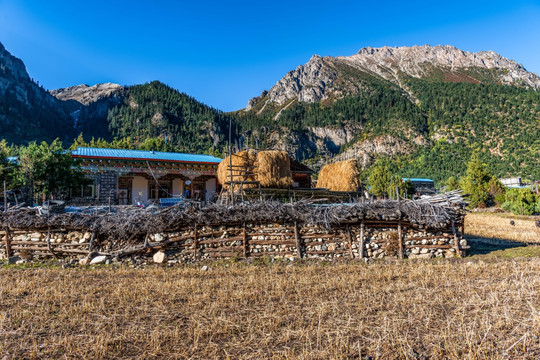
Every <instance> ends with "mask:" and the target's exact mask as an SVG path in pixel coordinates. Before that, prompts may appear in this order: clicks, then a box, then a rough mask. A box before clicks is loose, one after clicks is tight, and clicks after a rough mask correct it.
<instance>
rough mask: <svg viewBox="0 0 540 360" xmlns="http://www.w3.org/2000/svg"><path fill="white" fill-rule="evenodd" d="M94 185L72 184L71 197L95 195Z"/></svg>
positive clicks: (90, 196) (91, 196)
mask: <svg viewBox="0 0 540 360" xmlns="http://www.w3.org/2000/svg"><path fill="white" fill-rule="evenodd" d="M95 188H96V187H95V185H94V184H90V185H80V186H74V187H73V188H71V197H74V198H81V197H84V198H93V197H95V194H96V193H95Z"/></svg>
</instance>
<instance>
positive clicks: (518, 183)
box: [499, 177, 523, 187]
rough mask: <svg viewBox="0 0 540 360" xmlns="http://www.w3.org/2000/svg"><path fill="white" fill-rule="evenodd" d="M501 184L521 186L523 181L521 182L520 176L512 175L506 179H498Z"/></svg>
mask: <svg viewBox="0 0 540 360" xmlns="http://www.w3.org/2000/svg"><path fill="white" fill-rule="evenodd" d="M499 181H500V182H501V184H503V185H504V186H506V187H522V186H523V183H522V182H521V178H520V177H513V178H508V179H499Z"/></svg>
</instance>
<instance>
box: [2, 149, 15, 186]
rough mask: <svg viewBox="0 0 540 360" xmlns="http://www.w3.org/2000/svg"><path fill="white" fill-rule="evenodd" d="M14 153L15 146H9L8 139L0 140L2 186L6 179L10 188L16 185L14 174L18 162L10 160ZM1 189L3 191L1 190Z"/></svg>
mask: <svg viewBox="0 0 540 360" xmlns="http://www.w3.org/2000/svg"><path fill="white" fill-rule="evenodd" d="M11 155H13V147H11V146H9V145H8V144H7V142H6V140H1V141H0V186H3V183H4V181H5V182H6V185H7V187H8V188H11V187H12V186H13V185H14V178H15V176H14V174H15V171H16V168H17V164H15V163H13V162H10V161H9V160H8V157H9V156H11ZM0 191H3V189H2V190H0Z"/></svg>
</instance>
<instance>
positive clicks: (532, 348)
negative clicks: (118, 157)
mask: <svg viewBox="0 0 540 360" xmlns="http://www.w3.org/2000/svg"><path fill="white" fill-rule="evenodd" d="M498 218H499V219H503V220H501V221H503V222H504V221H506V219H505V218H502V217H498ZM482 219H485V220H486V221H492V218H491V217H486V216H484V215H483V214H481V215H480V214H479V215H477V214H473V216H471V217H470V218H469V215H468V219H467V223H468V224H467V225H468V226H469V227H468V229H472V226H470V225H472V224H473V223H474V224H478V225H481V223H482ZM501 226H502V223H501ZM493 227H494V226H491V227H489V228H493ZM475 229H478V227H477V228H475ZM501 229H502V228H501ZM475 231H478V230H475ZM493 231H495V230H493ZM498 231H501V230H498ZM475 234H476V235H474V236H476V237H478V238H480V237H481V236H482V234H481V233H478V232H476V233H475ZM486 235H489V236H486V237H483V238H482V239H484V241H488V240H489V239H490V238H491V236H493V235H494V234H493V233H492V232H489V234H486ZM508 236H512V235H505V236H504V237H503V240H504V239H507V237H508ZM528 248H531V249H532V248H536V249H537V248H538V247H537V246H527V247H513V248H506V249H503V250H497V251H502V252H503V253H504V252H506V251H513V252H514V253H513V254H510V253H508V254H507V255H508V256H492V255H490V254H482V255H474V256H472V257H468V258H463V259H436V260H430V261H413V260H407V261H391V260H387V261H378V262H374V263H368V264H364V263H359V262H354V263H338V264H328V263H316V262H298V263H294V264H287V263H285V262H275V263H268V262H266V263H265V262H260V263H259V264H257V265H253V264H245V263H244V262H242V261H239V262H232V261H220V262H215V263H211V264H209V266H210V270H208V271H202V270H201V269H200V265H199V266H185V267H172V268H167V267H161V266H152V267H149V268H146V269H133V268H129V267H113V266H102V267H96V268H85V267H82V268H68V269H60V268H58V267H54V266H49V267H43V268H20V267H18V268H1V269H0V359H3V358H6V359H12V358H13V359H15V358H17V359H19V358H22V359H25V358H27V359H33V358H36V359H37V358H54V359H57V358H58V359H64V358H67V359H72V358H92V359H94V358H96V359H100V358H102V359H105V358H106V359H112V358H128V359H140V358H144V359H158V358H159V359H161V358H167V359H170V358H179V359H186V358H189V359H191V358H193V359H214V358H219V359H269V358H271V359H364V358H366V357H373V358H377V359H426V358H436V359H497V358H501V359H502V358H512V359H517V358H519V359H537V358H540V340H539V338H540V296H539V295H540V294H539V289H540V276H538V274H539V273H540V259H539V258H537V257H530V255H531V252H530V250H529V251H526V252H525V253H520V251H525V250H524V249H528ZM495 252H496V251H495ZM534 255H535V256H536V255H538V252H537V253H534Z"/></svg>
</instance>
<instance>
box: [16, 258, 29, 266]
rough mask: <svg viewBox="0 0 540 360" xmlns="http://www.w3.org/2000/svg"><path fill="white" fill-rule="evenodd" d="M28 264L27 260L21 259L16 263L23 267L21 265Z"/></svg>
mask: <svg viewBox="0 0 540 360" xmlns="http://www.w3.org/2000/svg"><path fill="white" fill-rule="evenodd" d="M27 262H28V260H26V259H19V260H17V261H15V264H17V265H21V264H26V263H27Z"/></svg>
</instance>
